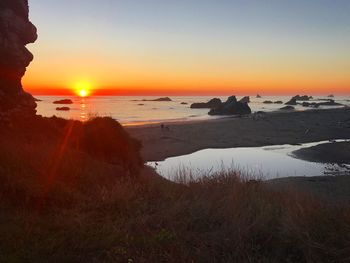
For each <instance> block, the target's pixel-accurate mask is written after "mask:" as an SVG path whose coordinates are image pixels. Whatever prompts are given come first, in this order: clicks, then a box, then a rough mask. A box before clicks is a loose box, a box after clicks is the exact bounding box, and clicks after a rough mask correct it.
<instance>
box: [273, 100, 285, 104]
mask: <svg viewBox="0 0 350 263" xmlns="http://www.w3.org/2000/svg"><path fill="white" fill-rule="evenodd" d="M274 104H283V101H281V100H277V101H275V102H274Z"/></svg>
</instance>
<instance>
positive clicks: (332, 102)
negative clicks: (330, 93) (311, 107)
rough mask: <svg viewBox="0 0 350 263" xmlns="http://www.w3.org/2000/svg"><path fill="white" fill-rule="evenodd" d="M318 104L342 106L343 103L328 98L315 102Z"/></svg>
mask: <svg viewBox="0 0 350 263" xmlns="http://www.w3.org/2000/svg"><path fill="white" fill-rule="evenodd" d="M317 105H318V106H342V105H343V104H340V103H338V102H335V101H334V100H332V99H330V100H328V101H326V102H320V103H317Z"/></svg>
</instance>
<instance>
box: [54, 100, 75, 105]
mask: <svg viewBox="0 0 350 263" xmlns="http://www.w3.org/2000/svg"><path fill="white" fill-rule="evenodd" d="M53 104H73V101H72V100H70V99H64V100H56V101H54V102H53Z"/></svg>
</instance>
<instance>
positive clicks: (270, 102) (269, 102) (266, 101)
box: [263, 100, 273, 104]
mask: <svg viewBox="0 0 350 263" xmlns="http://www.w3.org/2000/svg"><path fill="white" fill-rule="evenodd" d="M263 103H264V104H272V103H273V101H271V100H265V101H264V102H263Z"/></svg>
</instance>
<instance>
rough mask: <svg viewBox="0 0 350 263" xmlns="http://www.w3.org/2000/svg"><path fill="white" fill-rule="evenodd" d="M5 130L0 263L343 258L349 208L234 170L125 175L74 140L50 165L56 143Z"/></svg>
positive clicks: (348, 253)
mask: <svg viewBox="0 0 350 263" xmlns="http://www.w3.org/2000/svg"><path fill="white" fill-rule="evenodd" d="M4 136H5V135H4ZM4 136H2V138H3V140H1V141H0V146H1V147H0V180H1V184H0V193H1V194H0V206H1V211H2V212H1V214H0V237H1V238H0V251H1V252H0V262H349V260H350V210H349V208H348V207H345V206H335V205H330V204H328V203H324V202H323V203H322V202H319V201H318V200H314V199H312V198H311V197H307V196H300V195H297V194H295V193H293V192H289V193H279V192H274V191H272V190H271V189H268V188H266V187H265V186H264V184H263V183H261V182H260V181H259V180H250V179H249V178H248V177H247V176H244V177H242V176H241V174H240V173H239V172H235V171H223V172H222V173H219V174H215V175H210V174H208V175H206V176H205V177H203V178H201V179H199V180H194V179H193V178H189V175H188V173H187V172H186V173H183V174H180V179H181V180H182V182H184V183H185V184H175V183H170V182H168V181H166V180H163V179H161V178H159V177H154V176H149V174H150V173H151V172H150V171H149V170H148V171H144V173H143V174H142V175H141V176H139V177H135V178H134V177H128V176H127V177H126V176H123V175H125V173H124V170H123V169H122V167H120V166H119V165H117V164H115V163H110V162H105V161H103V160H101V158H94V156H93V155H91V154H90V153H85V152H82V151H79V150H77V149H76V148H74V147H68V148H67V149H66V150H65V154H64V155H62V157H61V158H60V161H59V163H56V162H53V161H52V160H55V158H54V157H55V156H57V155H56V154H57V151H56V149H57V144H56V143H55V140H52V139H48V138H47V139H45V140H44V141H43V140H39V139H33V140H30V141H29V142H27V143H26V144H25V145H24V144H23V141H22V139H18V138H16V137H15V136H11V137H8V138H7V140H5V139H4ZM9 138H11V140H9ZM38 138H42V136H39V137H38ZM50 160H51V161H50Z"/></svg>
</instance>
